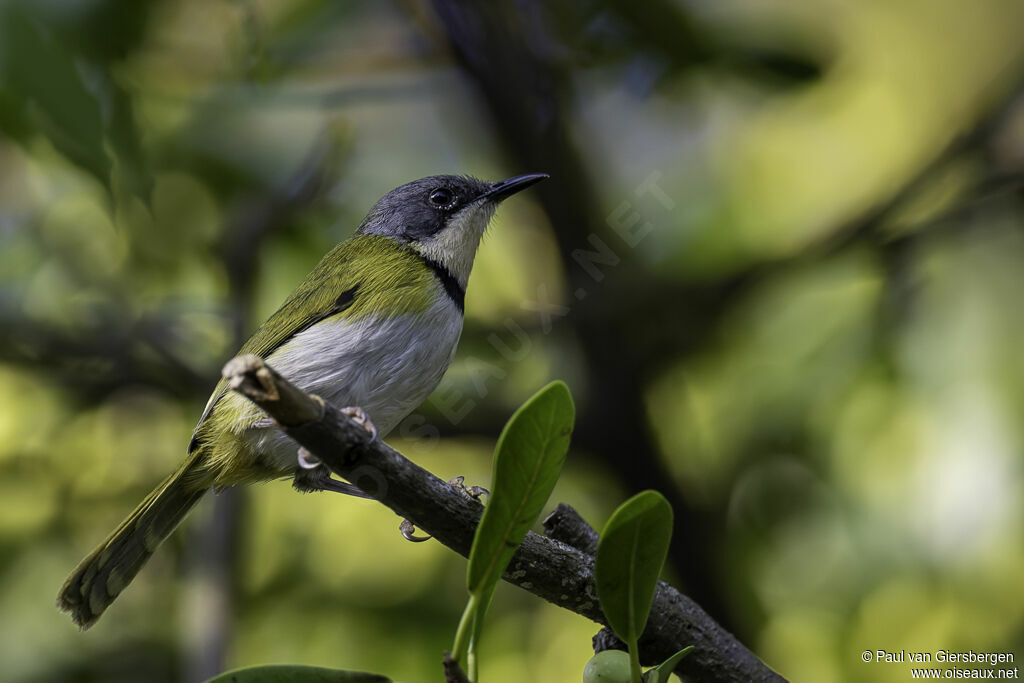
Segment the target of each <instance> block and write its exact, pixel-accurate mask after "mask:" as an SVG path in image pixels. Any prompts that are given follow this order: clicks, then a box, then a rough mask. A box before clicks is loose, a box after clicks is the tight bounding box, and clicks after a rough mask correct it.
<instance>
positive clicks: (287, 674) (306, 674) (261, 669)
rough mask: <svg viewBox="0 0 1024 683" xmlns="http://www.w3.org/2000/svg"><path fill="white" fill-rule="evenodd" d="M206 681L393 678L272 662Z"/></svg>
mask: <svg viewBox="0 0 1024 683" xmlns="http://www.w3.org/2000/svg"><path fill="white" fill-rule="evenodd" d="M206 683H391V679H390V678H387V677H385V676H378V675H377V674H368V673H360V672H358V671H339V670H338V669H324V668H321V667H318V666H298V665H292V664H270V665H267V666H250V667H246V668H244V669H234V670H232V671H225V672H224V673H222V674H220V675H219V676H214V677H213V678H211V679H209V680H208V681H206Z"/></svg>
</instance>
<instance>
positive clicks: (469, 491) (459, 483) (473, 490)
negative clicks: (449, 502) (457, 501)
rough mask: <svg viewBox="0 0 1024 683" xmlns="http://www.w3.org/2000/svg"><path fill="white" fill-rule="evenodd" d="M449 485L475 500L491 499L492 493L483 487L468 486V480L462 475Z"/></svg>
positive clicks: (449, 482)
mask: <svg viewBox="0 0 1024 683" xmlns="http://www.w3.org/2000/svg"><path fill="white" fill-rule="evenodd" d="M448 484H449V485H450V486H454V487H455V488H457V489H459V490H460V491H462V492H463V493H465V494H466V495H468V496H469V497H470V498H472V499H473V500H480V496H487V497H488V498H490V497H491V492H490V491H488V490H487V489H485V488H484V487H483V486H466V478H465V477H463V476H462V475H461V474H460V475H459V476H457V477H455V478H454V479H449V480H448Z"/></svg>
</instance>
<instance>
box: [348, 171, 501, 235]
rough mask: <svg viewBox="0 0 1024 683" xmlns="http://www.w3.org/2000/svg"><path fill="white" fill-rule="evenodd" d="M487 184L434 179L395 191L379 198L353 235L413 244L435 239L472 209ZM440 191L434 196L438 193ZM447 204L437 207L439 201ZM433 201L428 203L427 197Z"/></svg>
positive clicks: (463, 179) (447, 177) (452, 178)
mask: <svg viewBox="0 0 1024 683" xmlns="http://www.w3.org/2000/svg"><path fill="white" fill-rule="evenodd" d="M490 189H491V184H490V183H488V182H485V181H483V180H479V179H477V178H472V177H470V176H455V175H435V176H427V177H426V178H420V179H419V180H414V181H412V182H410V183H406V184H405V185H401V186H399V187H396V188H395V189H393V190H391V191H390V192H388V193H387V194H386V195H384V196H383V197H381V198H380V199H379V200H378V201H377V203H376V204H374V205H373V208H371V209H370V211H369V213H367V214H366V218H364V219H363V222H362V223H360V224H359V229H358V230H357V231H356V232H357V233H359V234H363V235H383V236H385V237H391V238H393V239H397V240H400V241H402V242H417V241H419V240H421V239H426V238H429V237H432V236H434V235H436V234H437V233H438V232H440V231H441V230H443V229H444V227H445V226H446V225H447V224H448V221H449V220H450V219H451V218H452V217H453V216H455V215H457V214H458V213H459V212H460V211H462V210H463V209H465V208H466V207H472V206H473V205H474V202H476V200H477V199H479V198H480V197H481V196H482V195H485V194H487V192H488V191H489V190H490ZM439 190H440V191H442V192H440V193H438V191H439ZM445 193H450V195H451V201H450V202H447V203H444V204H440V203H439V200H443V199H445V198H447V196H448V195H447V194H445ZM432 195H433V196H434V199H433V200H432V199H431V196H432Z"/></svg>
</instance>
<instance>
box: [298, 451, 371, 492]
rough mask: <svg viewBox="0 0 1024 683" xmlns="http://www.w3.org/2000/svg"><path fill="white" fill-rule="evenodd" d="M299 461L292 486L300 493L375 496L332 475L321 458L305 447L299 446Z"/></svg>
mask: <svg viewBox="0 0 1024 683" xmlns="http://www.w3.org/2000/svg"><path fill="white" fill-rule="evenodd" d="M298 461H299V469H297V470H296V471H295V476H294V478H293V479H292V487H293V488H294V489H295V490H296V491H298V492H300V493H310V492H312V491H334V492H335V493H343V494H345V495H346V496H355V497H356V498H373V496H370V495H367V494H366V493H365V492H364V491H363V490H362V489H360V488H359V487H358V486H354V485H352V484H349V483H348V482H344V481H338V480H337V479H334V478H333V477H331V470H330V468H328V467H327V465H325V464H323V463H322V462H321V461H320V458H318V457H316V456H315V455H313V454H312V453H310V452H309V451H307V450H306V449H305V448H302V447H300V448H299V455H298Z"/></svg>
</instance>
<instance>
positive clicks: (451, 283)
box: [418, 254, 466, 313]
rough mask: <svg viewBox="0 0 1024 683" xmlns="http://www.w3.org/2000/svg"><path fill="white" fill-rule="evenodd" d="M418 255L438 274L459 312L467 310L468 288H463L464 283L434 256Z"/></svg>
mask: <svg viewBox="0 0 1024 683" xmlns="http://www.w3.org/2000/svg"><path fill="white" fill-rule="evenodd" d="M418 256H419V257H420V258H421V259H423V262H424V263H425V264H427V267H428V268H430V269H431V270H432V271H434V275H435V276H437V279H438V280H439V281H440V283H441V284H442V285H443V286H444V291H445V293H446V294H447V295H448V298H449V299H451V300H452V303H453V304H455V306H456V307H457V308H458V309H459V312H460V313H464V312H465V310H466V290H464V289H463V288H462V285H460V284H459V281H458V280H456V279H455V276H454V275H452V272H451V271H450V270H448V269H447V268H445V267H444V266H443V265H441V264H440V263H438V262H437V261H435V260H434V259H432V258H427V257H426V256H424V255H423V254H418Z"/></svg>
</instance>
